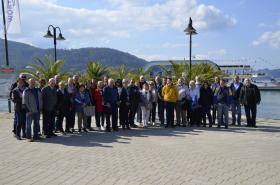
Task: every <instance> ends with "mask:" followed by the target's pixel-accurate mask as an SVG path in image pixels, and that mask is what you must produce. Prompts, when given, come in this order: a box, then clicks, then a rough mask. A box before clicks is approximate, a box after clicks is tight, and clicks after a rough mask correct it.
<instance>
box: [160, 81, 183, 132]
mask: <svg viewBox="0 0 280 185" xmlns="http://www.w3.org/2000/svg"><path fill="white" fill-rule="evenodd" d="M162 96H163V100H164V102H165V108H166V121H167V124H166V126H165V128H167V127H172V128H174V110H175V105H176V102H177V100H178V97H179V93H178V90H177V88H176V86H175V85H173V83H172V79H171V78H168V79H167V83H166V85H165V86H164V87H163V89H162Z"/></svg>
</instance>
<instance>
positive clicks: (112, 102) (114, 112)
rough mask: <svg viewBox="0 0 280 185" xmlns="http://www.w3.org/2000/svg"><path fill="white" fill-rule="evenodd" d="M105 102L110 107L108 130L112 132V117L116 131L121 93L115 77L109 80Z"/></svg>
mask: <svg viewBox="0 0 280 185" xmlns="http://www.w3.org/2000/svg"><path fill="white" fill-rule="evenodd" d="M103 101H104V102H103V103H104V105H105V106H106V107H107V108H108V111H107V112H106V131H107V132H111V126H110V118H112V128H113V130H114V131H118V103H119V94H118V90H117V88H116V87H115V81H114V79H112V78H110V79H109V80H108V86H107V87H105V88H104V91H103Z"/></svg>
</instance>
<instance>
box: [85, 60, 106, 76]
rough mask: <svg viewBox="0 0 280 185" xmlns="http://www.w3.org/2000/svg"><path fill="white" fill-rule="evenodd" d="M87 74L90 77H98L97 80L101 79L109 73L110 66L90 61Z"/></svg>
mask: <svg viewBox="0 0 280 185" xmlns="http://www.w3.org/2000/svg"><path fill="white" fill-rule="evenodd" d="M86 72H87V76H88V77H89V78H96V79H97V80H101V78H102V76H104V75H107V74H108V73H109V70H108V67H106V66H103V65H102V64H100V63H97V62H94V61H90V62H88V63H87V71H86Z"/></svg>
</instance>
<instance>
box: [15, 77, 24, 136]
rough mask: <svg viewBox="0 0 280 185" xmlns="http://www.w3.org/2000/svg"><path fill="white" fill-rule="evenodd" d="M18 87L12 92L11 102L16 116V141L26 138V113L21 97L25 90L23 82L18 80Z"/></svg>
mask: <svg viewBox="0 0 280 185" xmlns="http://www.w3.org/2000/svg"><path fill="white" fill-rule="evenodd" d="M17 84H18V86H17V87H16V88H15V89H14V90H13V91H12V101H13V102H14V104H15V106H14V109H15V115H16V137H17V139H18V140H21V138H22V137H23V138H26V133H25V122H26V111H25V109H24V107H23V106H22V95H23V91H24V89H25V87H24V84H23V81H22V80H18V82H17Z"/></svg>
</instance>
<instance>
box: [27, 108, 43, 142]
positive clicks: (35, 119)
mask: <svg viewBox="0 0 280 185" xmlns="http://www.w3.org/2000/svg"><path fill="white" fill-rule="evenodd" d="M32 121H33V137H34V138H38V137H39V135H38V133H39V124H40V123H39V121H40V113H32V114H31V115H28V114H26V138H27V139H31V136H32V134H31V125H32Z"/></svg>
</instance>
